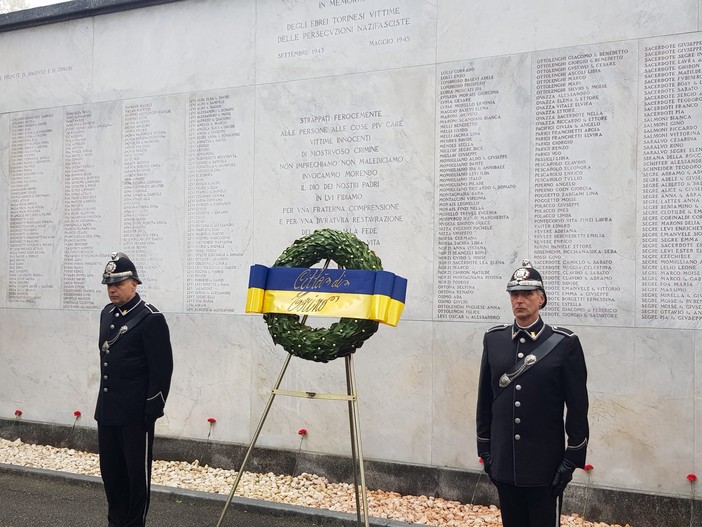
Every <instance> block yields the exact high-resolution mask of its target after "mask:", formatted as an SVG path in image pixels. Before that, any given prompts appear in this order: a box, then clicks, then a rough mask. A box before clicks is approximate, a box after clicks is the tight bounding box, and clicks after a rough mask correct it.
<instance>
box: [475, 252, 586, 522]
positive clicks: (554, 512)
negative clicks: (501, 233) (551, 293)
mask: <svg viewBox="0 0 702 527" xmlns="http://www.w3.org/2000/svg"><path fill="white" fill-rule="evenodd" d="M507 291H508V292H509V296H510V301H511V304H512V312H513V314H514V322H513V323H512V324H505V325H500V326H496V327H493V328H491V329H489V330H488V331H487V332H486V333H485V336H484V338H483V357H482V363H481V365H480V380H479V387H478V405H477V411H476V425H477V442H478V455H479V456H480V457H481V458H482V460H483V467H484V470H485V472H486V473H487V474H488V475H489V476H490V478H491V480H492V481H493V483H494V484H495V486H496V487H497V491H498V496H499V500H500V509H501V513H502V522H503V525H504V526H505V527H550V526H558V525H560V512H561V499H562V496H563V491H564V489H565V487H566V485H567V484H568V482H570V480H571V479H572V475H573V471H574V470H575V468H583V467H584V466H585V454H586V449H587V441H588V434H589V429H588V421H587V411H588V395H587V388H586V380H587V370H586V367H585V358H584V355H583V350H582V347H581V345H580V340H579V339H578V337H577V336H576V335H575V333H573V332H572V331H570V330H568V329H565V328H561V327H556V326H549V325H547V324H544V322H543V320H542V319H541V316H540V314H539V310H540V309H541V308H543V307H545V306H546V300H547V299H546V291H545V289H544V286H543V282H542V279H541V275H540V274H539V272H538V271H537V270H536V269H534V268H533V267H532V265H531V263H530V262H529V260H524V261H523V262H522V266H521V267H520V268H519V269H517V270H516V271H514V273H513V274H512V276H511V278H510V280H509V282H508V284H507ZM564 407H565V408H566V409H567V412H566V414H565V423H564ZM564 430H565V433H564ZM566 435H567V440H566Z"/></svg>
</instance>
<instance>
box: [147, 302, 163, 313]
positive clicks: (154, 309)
mask: <svg viewBox="0 0 702 527" xmlns="http://www.w3.org/2000/svg"><path fill="white" fill-rule="evenodd" d="M144 306H146V309H148V310H149V311H151V312H152V313H160V311H159V310H158V309H156V306H154V305H151V304H149V303H148V302H144Z"/></svg>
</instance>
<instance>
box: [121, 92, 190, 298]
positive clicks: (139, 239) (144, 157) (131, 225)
mask: <svg viewBox="0 0 702 527" xmlns="http://www.w3.org/2000/svg"><path fill="white" fill-rule="evenodd" d="M122 112H123V126H122V246H123V248H124V252H126V253H127V254H128V255H129V257H130V258H132V259H133V260H134V262H135V264H136V265H137V269H138V270H139V273H140V275H141V278H142V280H143V282H144V285H143V286H142V289H143V291H144V292H148V298H149V300H150V301H152V302H153V303H154V304H156V305H157V306H158V307H159V308H160V309H162V310H176V309H178V310H179V309H181V308H182V305H183V283H184V278H183V267H184V263H183V254H185V251H184V247H183V246H184V236H183V234H181V233H182V232H184V228H185V226H184V214H183V211H184V208H185V207H184V200H185V198H184V195H185V193H184V179H185V178H184V172H185V169H184V158H185V137H184V135H185V131H184V123H185V104H184V103H183V102H182V99H181V98H178V97H164V98H153V99H143V100H139V101H138V102H125V103H124V105H123V110H122Z"/></svg>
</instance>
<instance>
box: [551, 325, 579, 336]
mask: <svg viewBox="0 0 702 527" xmlns="http://www.w3.org/2000/svg"><path fill="white" fill-rule="evenodd" d="M551 329H552V330H553V331H554V332H555V333H560V334H561V335H565V336H566V337H574V336H575V331H572V330H570V329H568V328H562V327H561V326H551Z"/></svg>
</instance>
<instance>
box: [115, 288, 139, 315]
mask: <svg viewBox="0 0 702 527" xmlns="http://www.w3.org/2000/svg"><path fill="white" fill-rule="evenodd" d="M140 303H141V297H140V296H139V293H136V294H135V295H134V298H132V299H131V300H130V301H129V302H127V303H126V304H123V305H121V306H115V307H114V308H113V309H112V310H111V312H113V313H114V312H117V313H119V314H120V315H122V316H125V315H127V314H129V313H130V312H131V310H132V309H134V308H135V307H137V306H138V305H139V304H140Z"/></svg>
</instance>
